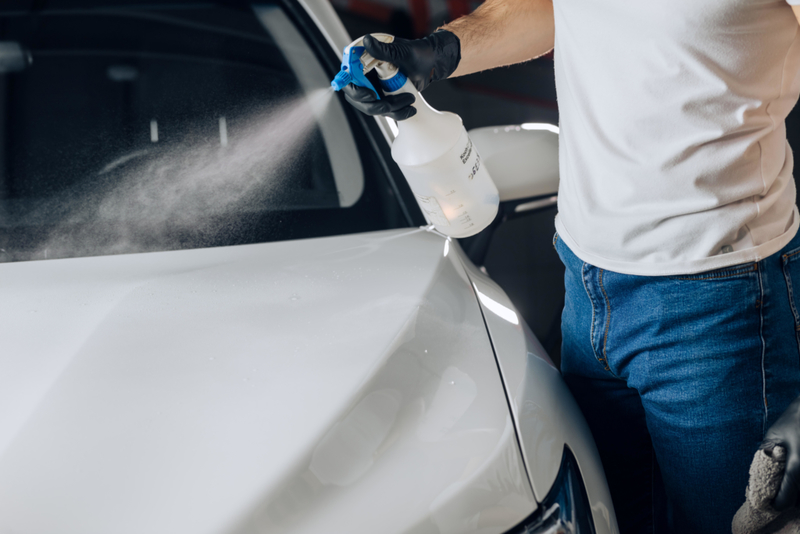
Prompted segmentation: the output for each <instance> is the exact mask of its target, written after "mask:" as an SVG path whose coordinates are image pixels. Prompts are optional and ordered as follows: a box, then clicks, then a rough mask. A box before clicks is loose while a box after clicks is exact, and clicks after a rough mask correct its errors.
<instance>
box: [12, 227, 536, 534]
mask: <svg viewBox="0 0 800 534" xmlns="http://www.w3.org/2000/svg"><path fill="white" fill-rule="evenodd" d="M460 254H461V252H460V249H458V247H457V245H455V244H453V243H450V242H449V241H446V240H444V239H442V237H440V236H438V235H435V234H433V233H429V232H426V231H423V230H409V229H405V230H397V231H389V232H379V233H372V234H360V235H352V236H341V237H335V238H324V239H309V240H302V241H291V242H282V243H269V244H260V245H248V246H239V247H225V248H215V249H200V250H187V251H174V252H163V253H151V254H134V255H121V256H105V257H93V258H78V259H65V260H50V261H38V262H26V263H13V264H3V265H0V295H2V298H1V299H0V319H1V320H2V322H1V324H0V334H2V340H3V350H2V353H1V354H0V527H3V528H0V530H3V531H9V532H12V531H13V532H17V531H18V532H26V533H48V534H49V533H53V532H58V533H65V534H66V533H82V534H93V533H97V534H101V533H102V534H111V533H128V532H130V533H141V532H150V533H159V532H165V533H166V532H170V533H176V532H187V533H188V532H191V533H192V534H197V533H206V532H208V533H212V532H214V533H223V532H224V533H239V532H241V533H244V532H286V533H289V532H291V533H295V532H344V531H347V532H354V533H359V532H365V533H366V532H371V533H372V532H383V533H388V532H486V533H489V532H502V531H503V530H505V529H507V528H509V527H511V526H513V525H514V524H515V523H517V522H519V521H520V520H521V519H523V518H524V517H525V516H526V515H528V514H529V513H531V512H532V511H533V510H534V509H535V507H536V504H535V501H534V499H533V496H532V492H531V488H530V484H529V482H528V480H527V478H526V475H525V469H524V466H523V464H522V461H521V459H520V453H519V449H518V444H517V440H516V438H515V432H514V427H513V424H512V422H511V419H510V417H509V411H508V406H507V403H506V399H505V395H504V392H503V385H502V382H501V380H500V377H499V374H498V370H497V365H496V362H495V359H494V356H493V353H492V348H491V345H490V342H489V339H488V337H487V333H486V329H485V325H484V323H483V320H482V316H481V312H480V308H479V307H478V305H477V303H476V299H475V296H474V293H473V289H472V288H471V286H470V283H469V280H468V278H467V275H466V273H465V271H464V268H463V266H462V264H461V261H460V259H459V255H460Z"/></svg>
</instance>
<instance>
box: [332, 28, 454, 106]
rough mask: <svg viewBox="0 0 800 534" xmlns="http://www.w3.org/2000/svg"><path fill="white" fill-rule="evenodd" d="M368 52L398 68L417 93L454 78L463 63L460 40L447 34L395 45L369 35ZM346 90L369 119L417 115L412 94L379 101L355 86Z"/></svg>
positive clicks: (444, 31) (397, 39)
mask: <svg viewBox="0 0 800 534" xmlns="http://www.w3.org/2000/svg"><path fill="white" fill-rule="evenodd" d="M364 48H366V50H367V53H368V54H369V55H371V56H372V57H374V58H375V59H379V60H381V61H387V62H389V63H392V64H393V65H396V66H397V68H398V69H400V72H402V73H403V74H405V75H406V77H408V79H409V80H411V83H413V84H414V87H416V88H417V91H422V90H423V89H425V88H426V87H428V85H430V84H431V82H436V81H439V80H443V79H444V78H447V77H448V76H450V75H451V74H452V73H453V71H455V70H456V67H458V62H459V61H460V60H461V44H460V42H459V40H458V37H456V36H455V34H453V33H450V32H449V31H446V30H440V31H438V32H434V33H433V34H431V35H429V36H428V37H425V38H424V39H414V40H411V41H410V40H408V39H402V38H399V37H397V38H395V40H394V42H392V43H382V42H380V41H378V40H377V39H375V38H373V37H372V36H371V35H367V36H366V37H364ZM342 90H343V91H344V97H345V98H346V99H347V101H348V102H350V104H352V106H353V107H354V108H356V109H357V110H359V111H360V112H362V113H366V114H367V115H385V116H387V117H390V118H392V119H394V120H396V121H402V120H405V119H408V118H409V117H413V116H414V114H415V113H416V112H417V110H416V109H415V108H413V107H412V106H411V104H413V103H414V96H413V95H410V94H408V93H400V94H398V95H384V96H381V99H380V100H378V99H377V98H375V93H373V92H372V91H370V90H369V89H366V88H364V87H360V86H358V85H353V84H352V83H351V84H348V85H347V86H346V87H345V88H344V89H342Z"/></svg>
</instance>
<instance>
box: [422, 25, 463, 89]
mask: <svg viewBox="0 0 800 534" xmlns="http://www.w3.org/2000/svg"><path fill="white" fill-rule="evenodd" d="M426 39H427V40H428V41H429V42H430V44H431V48H432V49H433V52H434V57H435V58H436V60H435V65H434V69H433V73H432V74H433V75H432V76H431V81H432V82H438V81H439V80H444V79H445V78H447V77H448V76H450V75H451V74H453V72H455V70H456V69H457V68H458V63H459V62H460V61H461V41H460V40H459V39H458V36H457V35H456V34H454V33H453V32H450V31H447V30H441V29H440V30H436V31H435V32H433V33H432V34H430V35H429V36H428V37H426Z"/></svg>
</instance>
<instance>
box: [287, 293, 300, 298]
mask: <svg viewBox="0 0 800 534" xmlns="http://www.w3.org/2000/svg"><path fill="white" fill-rule="evenodd" d="M289 300H300V295H298V294H296V293H295V294H293V295H292V296H291V297H289Z"/></svg>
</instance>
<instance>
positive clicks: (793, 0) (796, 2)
mask: <svg viewBox="0 0 800 534" xmlns="http://www.w3.org/2000/svg"><path fill="white" fill-rule="evenodd" d="M786 3H787V4H789V5H790V6H800V0H786Z"/></svg>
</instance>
